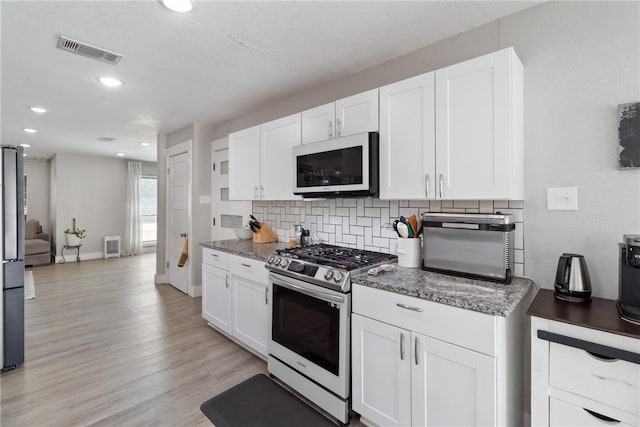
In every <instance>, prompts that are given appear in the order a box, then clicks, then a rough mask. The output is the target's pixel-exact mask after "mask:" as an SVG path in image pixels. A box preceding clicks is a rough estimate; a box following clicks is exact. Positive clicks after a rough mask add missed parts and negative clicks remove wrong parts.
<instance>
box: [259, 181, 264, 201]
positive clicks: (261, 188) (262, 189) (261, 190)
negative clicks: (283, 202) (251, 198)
mask: <svg viewBox="0 0 640 427" xmlns="http://www.w3.org/2000/svg"><path fill="white" fill-rule="evenodd" d="M260 200H264V187H263V186H262V185H261V186H260Z"/></svg>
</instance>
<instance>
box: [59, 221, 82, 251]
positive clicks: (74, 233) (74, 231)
mask: <svg viewBox="0 0 640 427" xmlns="http://www.w3.org/2000/svg"><path fill="white" fill-rule="evenodd" d="M72 223H73V226H72V227H71V229H68V228H67V229H66V230H64V237H65V239H66V241H67V246H80V240H82V239H84V238H85V237H87V230H85V229H83V228H77V227H76V219H75V218H73V221H72Z"/></svg>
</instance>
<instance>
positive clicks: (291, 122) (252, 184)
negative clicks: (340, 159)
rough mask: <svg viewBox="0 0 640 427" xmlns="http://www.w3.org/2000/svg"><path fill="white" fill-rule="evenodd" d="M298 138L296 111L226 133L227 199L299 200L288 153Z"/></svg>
mask: <svg viewBox="0 0 640 427" xmlns="http://www.w3.org/2000/svg"><path fill="white" fill-rule="evenodd" d="M300 139H301V135H300V113H297V114H293V115H291V116H287V117H283V118H281V119H278V120H273V121H271V122H268V123H264V124H262V125H260V126H254V127H252V128H249V129H244V130H242V131H239V132H235V133H231V134H229V199H230V200H297V199H300V197H298V196H295V195H294V194H293V182H292V177H293V171H292V168H293V156H292V154H291V148H292V147H293V146H294V145H299V144H300Z"/></svg>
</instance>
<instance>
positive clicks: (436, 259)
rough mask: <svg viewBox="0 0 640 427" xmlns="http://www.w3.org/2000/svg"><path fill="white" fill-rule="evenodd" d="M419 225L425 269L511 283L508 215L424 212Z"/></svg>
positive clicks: (511, 233) (511, 242)
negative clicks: (420, 225)
mask: <svg viewBox="0 0 640 427" xmlns="http://www.w3.org/2000/svg"><path fill="white" fill-rule="evenodd" d="M422 227H423V230H422V231H423V234H422V236H423V237H422V258H423V268H424V269H425V270H430V271H438V272H443V273H449V274H455V275H461V276H466V277H473V278H479V279H484V280H492V281H495V282H502V283H510V282H511V274H512V272H513V233H514V230H515V224H514V223H513V222H512V218H511V215H498V214H453V213H425V214H423V216H422Z"/></svg>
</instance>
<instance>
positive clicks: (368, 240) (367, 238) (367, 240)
mask: <svg viewBox="0 0 640 427" xmlns="http://www.w3.org/2000/svg"><path fill="white" fill-rule="evenodd" d="M372 239H373V230H372V229H371V227H365V228H364V245H365V246H371V245H373V243H372V242H373V240H372Z"/></svg>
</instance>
